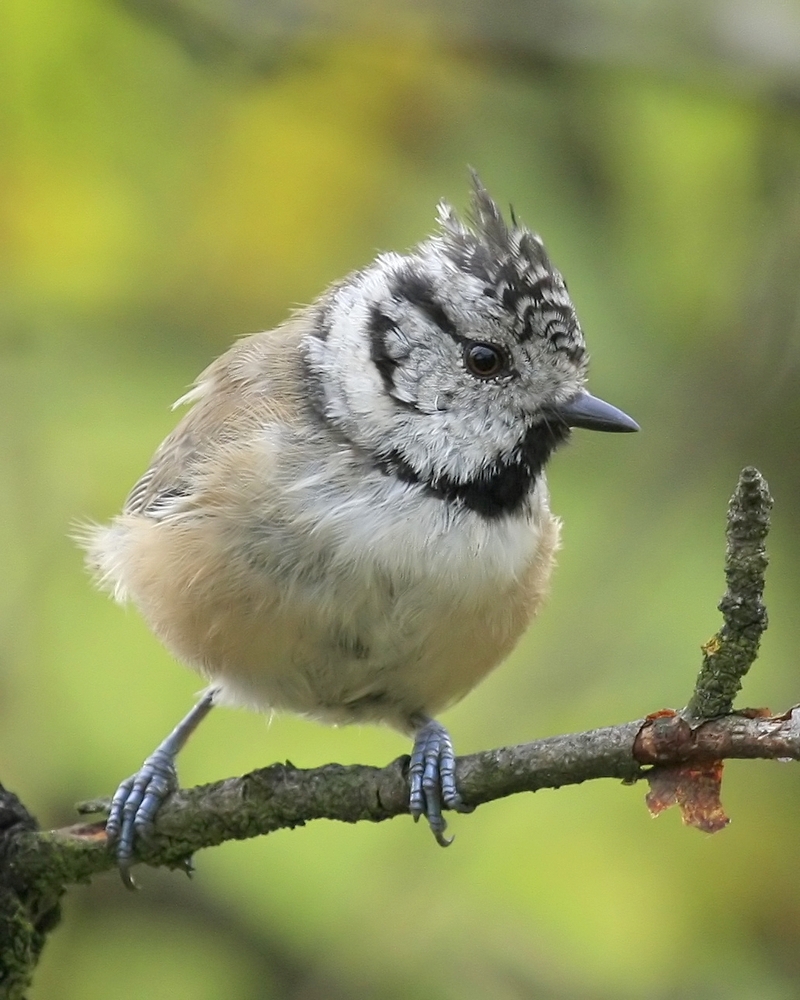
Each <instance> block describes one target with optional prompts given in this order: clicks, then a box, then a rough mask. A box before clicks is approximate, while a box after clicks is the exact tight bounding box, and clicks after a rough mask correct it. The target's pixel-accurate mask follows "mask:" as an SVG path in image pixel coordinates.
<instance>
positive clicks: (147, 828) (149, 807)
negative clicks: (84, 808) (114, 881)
mask: <svg viewBox="0 0 800 1000" xmlns="http://www.w3.org/2000/svg"><path fill="white" fill-rule="evenodd" d="M177 787H178V772H177V771H176V769H175V760H174V757H173V756H172V755H170V754H169V753H167V752H166V751H164V750H163V749H162V748H161V747H159V748H158V749H157V750H156V751H155V752H154V753H152V754H151V755H150V756H149V757H148V758H147V760H146V761H145V762H144V764H142V766H141V767H140V768H139V770H138V771H137V772H136V774H132V775H131V776H130V778H126V779H125V781H123V782H122V784H121V785H120V786H119V788H118V789H117V790H116V792H114V798H113V799H112V800H111V809H110V811H109V814H108V820H107V821H106V837H107V838H108V841H109V843H110V844H115V845H116V849H115V853H116V855H117V864H118V866H119V871H120V874H121V875H122V881H123V882H124V883H125V885H126V886H127V887H128V888H129V889H135V888H136V883H135V882H134V881H133V879H132V878H131V872H130V869H131V865H132V863H133V847H134V843H135V841H136V838H137V837H139V838H141V839H142V840H147V839H148V837H150V835H151V834H152V832H153V820H154V819H155V815H156V813H157V812H158V810H159V808H160V806H161V803H162V802H163V801H164V799H166V798H167V796H168V795H170V794H171V793H172V792H174V791H175V789H176V788H177Z"/></svg>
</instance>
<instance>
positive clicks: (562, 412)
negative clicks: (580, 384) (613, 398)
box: [545, 391, 639, 432]
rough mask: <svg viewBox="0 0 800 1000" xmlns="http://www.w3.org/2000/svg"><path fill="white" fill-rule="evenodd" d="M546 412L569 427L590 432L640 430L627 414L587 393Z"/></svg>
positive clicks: (552, 407)
mask: <svg viewBox="0 0 800 1000" xmlns="http://www.w3.org/2000/svg"><path fill="white" fill-rule="evenodd" d="M545 412H546V413H547V414H552V416H554V417H556V418H557V419H558V420H563V421H564V423H565V424H567V425H568V426H569V427H586V428H587V429H588V430H590V431H616V432H624V431H638V430H639V425H638V424H637V423H636V421H635V420H633V419H632V418H631V417H629V416H628V414H627V413H623V412H622V410H618V409H617V408H616V406H612V405H611V403H606V402H604V401H603V400H602V399H598V398H597V397H596V396H590V395H589V393H588V392H585V391H584V392H579V393H578V395H577V396H575V397H573V398H572V399H570V400H569V401H568V402H566V403H558V404H556V405H554V406H549V407H548V408H547V410H546V411H545Z"/></svg>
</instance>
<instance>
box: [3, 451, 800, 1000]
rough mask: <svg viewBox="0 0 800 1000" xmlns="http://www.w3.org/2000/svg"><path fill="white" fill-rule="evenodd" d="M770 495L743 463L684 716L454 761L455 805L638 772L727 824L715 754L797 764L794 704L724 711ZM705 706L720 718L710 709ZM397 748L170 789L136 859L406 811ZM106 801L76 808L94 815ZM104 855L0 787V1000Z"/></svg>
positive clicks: (15, 986)
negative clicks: (779, 710) (48, 825)
mask: <svg viewBox="0 0 800 1000" xmlns="http://www.w3.org/2000/svg"><path fill="white" fill-rule="evenodd" d="M771 503H772V501H771V498H770V496H769V491H768V489H767V486H766V483H765V482H764V480H763V479H762V477H761V476H760V474H759V473H758V472H757V471H756V470H755V469H744V470H743V471H742V473H741V476H740V478H739V484H738V486H737V489H736V492H735V493H734V495H733V497H732V499H731V502H730V505H729V508H728V530H727V539H728V548H727V556H726V566H725V571H726V578H727V591H726V594H725V596H724V597H723V599H722V601H721V603H720V609H721V611H722V612H723V617H724V624H723V626H722V628H721V629H720V631H719V632H718V633H717V635H716V636H715V637H714V638H713V639H712V640H710V641H709V642H708V643H706V644H705V646H703V647H702V648H703V665H702V667H701V670H700V675H699V677H698V680H697V685H696V688H695V692H694V695H693V696H692V699H691V701H690V702H689V706H688V708H687V709H686V710H685V711H684V712H683V713H677V712H674V711H672V710H665V711H661V712H657V713H655V714H654V715H652V716H648V717H647V718H645V719H638V720H636V721H634V722H628V723H624V724H622V725H618V726H609V727H607V728H604V729H594V730H591V731H589V732H583V733H574V734H571V735H566V736H553V737H550V738H548V739H542V740H536V741H535V742H533V743H526V744H522V745H520V746H512V747H503V748H500V749H497V750H487V751H484V752H483V753H477V754H472V755H470V756H467V757H460V758H459V759H458V761H457V765H456V780H457V783H458V787H459V790H460V792H461V795H462V798H463V799H464V802H465V803H466V804H468V805H472V806H477V805H481V804H482V803H485V802H490V801H492V800H493V799H499V798H503V797H505V796H507V795H514V794H516V793H518V792H526V791H528V792H533V791H538V790H539V789H542V788H560V787H561V786H563V785H571V784H580V783H581V782H584V781H588V780H592V779H595V778H615V779H617V780H621V781H623V782H625V783H627V784H633V783H634V782H636V781H637V780H638V779H640V778H647V780H648V782H649V783H650V792H649V794H648V797H647V803H648V806H649V808H650V810H651V812H653V813H654V814H655V813H658V812H660V811H661V810H662V809H664V808H666V807H667V806H669V805H673V804H677V805H678V806H679V807H680V809H681V811H682V813H683V817H684V820H685V821H686V822H687V823H690V824H692V825H695V826H698V827H700V828H701V829H704V830H709V831H713V830H716V829H720V828H721V827H722V826H724V825H725V823H727V817H726V816H725V814H724V812H723V811H722V806H721V804H720V801H719V789H720V781H721V776H722V763H721V762H722V761H723V760H725V759H729V758H742V759H755V758H762V759H783V760H786V759H791V760H800V709H790V710H789V711H788V712H787V713H786V714H785V715H782V716H777V717H772V716H770V715H769V714H768V713H767V712H766V710H762V711H744V712H741V713H731V705H732V702H733V698H734V696H735V695H736V693H737V692H738V690H739V687H740V686H741V680H742V677H743V676H744V674H745V673H746V672H747V670H748V669H749V667H750V665H751V664H752V662H753V661H754V659H755V656H756V653H757V650H758V644H759V640H760V637H761V634H762V632H763V631H764V629H765V628H766V624H767V618H766V612H765V610H764V607H763V605H762V603H761V594H762V592H763V586H764V570H765V568H766V564H767V560H766V554H765V549H764V539H765V537H766V534H767V531H768V528H769V509H770V506H771ZM711 716H719V717H715V718H711ZM407 768H408V757H400V758H398V759H397V760H395V761H393V762H392V763H390V764H388V765H387V766H386V767H383V768H378V767H368V766H364V765H353V766H349V767H343V766H341V765H338V764H327V765H325V766H323V767H318V768H313V769H310V770H301V769H299V768H296V767H294V766H293V765H292V764H290V763H287V764H274V765H272V766H271V767H266V768H262V769H261V770H258V771H253V772H251V773H250V774H246V775H244V776H243V777H238V778H228V779H226V780H224V781H218V782H215V783H213V784H210V785H203V786H199V787H197V788H190V789H182V790H180V791H178V792H176V793H175V794H174V795H172V796H171V797H170V798H169V799H168V800H167V802H166V803H165V804H164V805H163V807H162V808H161V810H160V811H159V813H158V816H157V818H156V823H155V833H154V835H153V838H152V841H150V842H149V843H147V844H146V845H142V846H140V847H139V853H138V858H139V860H140V861H142V862H144V863H146V864H149V865H154V866H167V867H172V868H175V867H184V868H187V869H190V867H191V857H192V855H193V854H194V853H195V852H196V851H198V850H200V849H201V848H205V847H213V846H215V845H217V844H221V843H223V842H224V841H227V840H244V839H247V838H250V837H257V836H261V835H263V834H267V833H271V832H272V831H274V830H279V829H283V828H286V827H290V828H291V827H296V826H302V825H304V824H305V823H307V822H309V821H311V820H314V819H330V820H339V821H341V822H345V823H356V822H360V821H364V820H367V821H371V822H381V821H383V820H386V819H391V818H392V817H394V816H398V815H401V814H404V813H408V797H409V788H408V776H407ZM108 804H109V803H108V800H96V801H94V802H90V803H85V804H84V805H83V806H81V807H79V811H80V812H83V813H84V814H85V813H91V812H94V813H96V812H103V811H107V809H108ZM115 865H116V862H115V858H114V856H113V854H112V852H111V851H110V850H109V847H108V843H107V841H106V836H105V829H104V823H103V822H102V821H100V822H93V823H82V824H79V825H76V826H70V827H67V828H64V829H60V830H51V831H47V832H43V831H40V830H38V829H37V828H36V825H35V822H34V821H33V819H32V818H31V817H30V816H29V815H28V814H27V813H26V812H25V810H24V808H23V807H22V805H21V804H20V803H19V801H18V800H17V799H16V797H15V796H13V795H12V794H11V793H8V792H5V791H4V790H3V789H2V786H0V1000H19V998H22V997H23V995H24V990H25V988H26V984H27V983H28V982H29V979H30V974H31V971H32V969H33V967H34V965H35V963H36V961H37V959H38V956H39V953H40V951H41V948H42V945H43V942H44V939H45V936H46V934H47V932H48V931H49V930H50V929H52V927H53V926H55V923H56V922H57V919H58V900H59V898H60V896H61V895H62V894H63V892H64V891H65V889H66V887H67V886H69V885H72V884H74V883H78V882H86V881H88V880H89V879H90V878H91V877H92V876H94V875H96V874H97V873H99V872H102V871H107V870H108V869H111V868H114V867H115Z"/></svg>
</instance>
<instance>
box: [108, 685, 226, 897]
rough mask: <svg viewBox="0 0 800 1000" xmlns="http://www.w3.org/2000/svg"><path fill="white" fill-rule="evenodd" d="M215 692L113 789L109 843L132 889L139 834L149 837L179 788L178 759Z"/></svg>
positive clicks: (145, 837) (206, 710) (207, 710)
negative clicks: (161, 810) (158, 815)
mask: <svg viewBox="0 0 800 1000" xmlns="http://www.w3.org/2000/svg"><path fill="white" fill-rule="evenodd" d="M216 694H217V689H216V688H210V689H209V690H208V691H206V692H205V694H204V695H203V697H202V698H201V699H200V701H198V703H197V704H196V705H195V706H194V708H193V709H192V710H191V712H189V714H188V715H187V716H185V718H183V719H181V721H180V722H179V723H178V725H177V726H176V727H175V728H174V729H173V730H172V732H171V733H170V734H169V736H167V738H166V739H165V740H164V741H163V742H161V743H159V745H158V746H157V747H156V749H155V750H154V751H153V752H152V753H151V754H150V756H149V757H148V758H147V759H146V760H145V762H144V763H143V764H142V766H141V767H140V768H139V770H138V771H137V772H136V774H132V775H131V776H130V778H126V779H125V781H123V782H122V784H121V785H120V786H119V788H118V789H117V790H116V792H114V798H113V799H112V800H111V809H110V810H109V814H108V820H107V821H106V837H107V838H108V841H109V843H111V844H116V852H115V853H116V855H117V864H118V865H119V870H120V874H121V875H122V881H123V882H124V883H125V885H126V886H127V887H128V888H129V889H135V888H136V883H135V882H134V881H133V879H132V878H131V873H130V869H131V865H132V863H133V846H134V842H135V840H136V837H142V838H144V839H147V837H148V836H149V835H150V834H151V833H152V830H153V819H154V818H155V815H156V813H157V812H158V810H159V808H160V806H161V803H162V802H163V801H164V799H166V797H167V796H168V795H169V794H170V793H171V792H174V791H175V789H176V788H177V787H178V772H177V770H176V768H175V758H176V757H177V755H178V753H179V751H180V750H181V748H182V747H183V745H184V744H185V743H186V741H187V740H188V739H189V737H190V736H191V735H192V733H193V732H194V731H195V729H197V727H198V726H199V725H200V723H201V722H202V721H203V719H204V718H205V717H206V716H207V715H208V713H209V712H210V711H211V709H212V707H213V705H214V696H215V695H216Z"/></svg>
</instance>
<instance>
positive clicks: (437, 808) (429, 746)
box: [408, 719, 472, 847]
mask: <svg viewBox="0 0 800 1000" xmlns="http://www.w3.org/2000/svg"><path fill="white" fill-rule="evenodd" d="M408 777H409V782H410V785H411V795H410V797H409V803H408V804H409V811H410V812H411V815H412V816H413V817H414V821H415V822H416V821H417V820H418V819H419V818H420V816H424V817H425V818H426V819H427V821H428V825H429V826H430V828H431V832H432V833H433V835H434V837H436V840H437V842H438V843H439V844H441V846H442V847H448V846H449V845H450V844H452V842H453V838H452V837H445V835H444V831H445V830H446V829H447V821H446V820H445V818H444V816H443V815H442V806H443V805H444V806H446V807H447V808H448V809H455V810H456V811H457V812H471V811H472V810H471V809H470V807H468V806H465V805H464V803H463V802H462V801H461V796H460V795H459V794H458V789H457V788H456V758H455V754H454V752H453V743H452V740H451V739H450V734H449V733H448V732H447V730H446V729H445V728H444V726H443V725H442V724H441V723H440V722H436V720H435V719H426V720H423V721H422V724H421V725H420V728H419V729H418V730H417V733H416V737H415V739H414V749H413V750H412V752H411V762H410V764H409V767H408Z"/></svg>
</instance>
